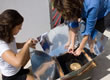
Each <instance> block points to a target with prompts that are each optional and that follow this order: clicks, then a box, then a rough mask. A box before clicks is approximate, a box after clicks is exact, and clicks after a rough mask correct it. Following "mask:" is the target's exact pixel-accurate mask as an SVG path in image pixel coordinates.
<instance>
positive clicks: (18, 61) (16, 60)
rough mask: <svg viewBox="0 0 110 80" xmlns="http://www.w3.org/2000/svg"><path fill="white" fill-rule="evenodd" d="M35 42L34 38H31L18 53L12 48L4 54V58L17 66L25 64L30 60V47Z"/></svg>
mask: <svg viewBox="0 0 110 80" xmlns="http://www.w3.org/2000/svg"><path fill="white" fill-rule="evenodd" d="M33 44H34V43H33V41H32V39H30V40H28V41H27V42H26V43H25V44H24V46H23V48H22V49H21V50H20V51H19V52H18V53H14V52H13V51H12V50H7V51H5V52H4V53H3V54H2V58H3V59H4V60H5V61H6V62H8V63H9V64H11V65H13V66H15V67H21V66H24V65H25V64H26V62H27V61H28V60H29V47H31V46H32V45H33Z"/></svg>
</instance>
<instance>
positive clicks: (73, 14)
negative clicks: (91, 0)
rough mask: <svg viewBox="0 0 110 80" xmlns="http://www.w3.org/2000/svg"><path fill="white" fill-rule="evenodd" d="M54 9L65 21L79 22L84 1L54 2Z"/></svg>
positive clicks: (60, 0)
mask: <svg viewBox="0 0 110 80" xmlns="http://www.w3.org/2000/svg"><path fill="white" fill-rule="evenodd" d="M53 5H54V8H56V9H57V10H58V12H59V13H60V14H61V15H62V16H63V18H64V19H65V20H68V21H71V20H78V18H79V17H80V16H81V11H82V8H83V0H53Z"/></svg>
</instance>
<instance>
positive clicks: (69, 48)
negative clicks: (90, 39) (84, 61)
mask: <svg viewBox="0 0 110 80" xmlns="http://www.w3.org/2000/svg"><path fill="white" fill-rule="evenodd" d="M68 53H72V54H74V46H73V45H72V44H71V45H70V46H69V47H68Z"/></svg>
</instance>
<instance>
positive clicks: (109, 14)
mask: <svg viewBox="0 0 110 80" xmlns="http://www.w3.org/2000/svg"><path fill="white" fill-rule="evenodd" d="M53 2H54V7H55V8H57V10H58V11H59V12H60V13H61V15H62V16H63V17H64V19H65V20H67V21H70V23H68V24H72V23H73V24H77V22H78V19H79V18H82V19H83V20H85V22H86V23H85V26H86V27H85V30H84V32H83V33H82V35H83V39H82V41H81V43H80V46H79V48H78V49H77V50H76V51H75V52H74V51H73V50H72V53H73V54H74V55H75V56H79V55H80V54H81V51H82V49H83V48H84V46H85V44H86V42H87V40H88V39H90V38H89V37H93V38H92V39H95V35H96V33H97V31H96V30H95V28H96V29H98V30H99V31H100V32H102V33H103V32H104V30H105V28H106V27H110V0H53ZM70 26H71V25H70ZM77 26H78V24H77ZM72 32H74V31H72ZM74 34H76V33H74ZM71 39H74V40H73V42H72V43H71V44H70V45H74V41H75V37H73V38H71ZM70 49H73V46H72V47H71V48H70Z"/></svg>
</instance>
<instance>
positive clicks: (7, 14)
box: [0, 9, 24, 43]
mask: <svg viewBox="0 0 110 80" xmlns="http://www.w3.org/2000/svg"><path fill="white" fill-rule="evenodd" d="M23 21H24V18H23V17H22V16H21V15H20V14H19V13H18V12H17V11H16V10H13V9H7V10H5V11H4V12H3V13H1V14H0V40H3V41H5V42H7V43H10V42H12V41H13V39H14V37H13V35H12V30H13V29H14V28H15V27H16V26H17V25H19V24H22V22H23Z"/></svg>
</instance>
